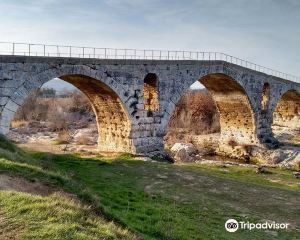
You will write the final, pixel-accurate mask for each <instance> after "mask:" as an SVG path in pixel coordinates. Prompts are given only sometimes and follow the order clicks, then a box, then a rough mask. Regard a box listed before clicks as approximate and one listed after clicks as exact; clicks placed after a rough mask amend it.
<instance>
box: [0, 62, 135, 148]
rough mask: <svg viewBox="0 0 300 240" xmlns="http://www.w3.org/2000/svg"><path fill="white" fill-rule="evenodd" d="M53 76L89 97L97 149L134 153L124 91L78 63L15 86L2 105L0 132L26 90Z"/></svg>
mask: <svg viewBox="0 0 300 240" xmlns="http://www.w3.org/2000/svg"><path fill="white" fill-rule="evenodd" d="M57 77H59V78H60V79H62V80H64V81H66V82H69V83H71V84H73V85H74V86H75V87H77V88H78V89H79V90H81V91H82V92H83V93H84V94H85V95H86V96H87V97H88V98H89V100H90V102H91V105H92V107H93V110H94V112H95V115H96V120H97V125H98V132H99V138H98V146H99V150H100V151H105V152H130V153H135V147H134V146H133V144H132V139H131V127H132V126H131V120H132V119H131V117H130V114H128V111H130V108H129V107H128V106H127V104H126V103H124V100H125V99H124V96H123V94H121V93H122V92H125V91H123V89H121V87H119V86H118V84H117V83H116V82H115V81H114V79H113V78H110V77H108V76H106V75H105V74H104V73H103V72H97V71H95V70H92V69H91V68H89V67H86V66H78V67H77V69H75V68H74V66H63V67H61V68H53V69H49V70H46V71H44V72H41V73H38V74H35V73H32V76H31V77H30V78H29V79H27V80H26V81H25V82H24V83H23V84H22V85H21V86H19V87H18V88H17V89H16V91H15V92H14V94H13V95H12V96H11V98H10V100H9V101H8V103H7V104H6V106H5V108H4V111H3V112H2V114H1V118H2V119H1V120H2V121H5V125H4V127H2V129H1V131H2V132H3V133H5V132H7V131H8V128H9V122H10V121H11V119H12V117H13V115H14V113H15V112H16V111H17V108H18V107H19V106H21V105H22V103H23V102H24V101H25V99H26V97H27V96H28V95H29V94H30V93H32V92H33V91H34V90H36V89H39V88H40V87H41V86H42V85H43V84H44V83H46V82H47V81H50V80H51V79H53V78H57ZM99 79H101V80H99ZM3 119H4V120H3ZM1 126H3V125H1Z"/></svg>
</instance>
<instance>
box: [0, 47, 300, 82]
mask: <svg viewBox="0 0 300 240" xmlns="http://www.w3.org/2000/svg"><path fill="white" fill-rule="evenodd" d="M0 55H11V56H35V57H37V56H41V57H64V58H93V59H123V60H132V59H136V60H167V61H174V60H197V61H217V60H219V61H225V62H228V63H231V64H235V65H239V66H242V67H245V68H248V69H252V70H254V71H258V72H262V73H265V74H268V75H271V76H274V77H278V78H282V79H286V80H289V81H293V82H298V83H300V77H299V76H294V75H292V74H287V73H283V72H281V71H277V70H274V69H271V68H268V67H264V66H262V65H259V64H255V63H253V62H250V61H247V60H244V59H241V58H238V57H234V56H232V55H229V54H226V53H222V52H203V51H174V50H171V51H170V50H154V49H151V50H149V49H148V50H146V49H128V48H123V49H122V48H99V47H82V46H68V45H49V44H36V43H14V42H0Z"/></svg>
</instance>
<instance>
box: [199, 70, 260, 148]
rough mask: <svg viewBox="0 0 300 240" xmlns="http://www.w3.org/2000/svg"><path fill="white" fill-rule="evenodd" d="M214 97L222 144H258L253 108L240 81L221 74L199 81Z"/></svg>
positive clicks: (210, 75) (208, 76)
mask: <svg viewBox="0 0 300 240" xmlns="http://www.w3.org/2000/svg"><path fill="white" fill-rule="evenodd" d="M198 81H199V82H200V83H202V84H203V85H204V86H205V87H206V89H207V90H208V91H209V92H210V94H211V95H212V98H213V99H214V101H215V103H216V106H217V108H218V111H219V115H220V143H225V145H228V144H229V145H231V144H233V145H235V144H236V145H251V144H257V143H258V139H257V137H256V128H255V119H254V114H253V108H252V106H251V103H250V100H249V98H248V95H247V93H246V91H245V90H244V88H243V87H242V86H241V85H240V83H238V81H236V80H234V79H233V78H231V77H229V76H228V75H225V74H221V73H213V74H208V75H205V76H203V77H201V78H200V79H199V80H198Z"/></svg>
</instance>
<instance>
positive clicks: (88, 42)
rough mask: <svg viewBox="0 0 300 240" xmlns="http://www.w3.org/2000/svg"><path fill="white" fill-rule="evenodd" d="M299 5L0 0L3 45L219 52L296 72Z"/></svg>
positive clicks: (219, 0)
mask: <svg viewBox="0 0 300 240" xmlns="http://www.w3.org/2000/svg"><path fill="white" fill-rule="evenodd" d="M299 25H300V1H299V0H284V1H282V0H251V1H248V0H203V1H201V0H198V1H197V0H184V1H183V0H181V1H180V0H173V1H171V0H148V1H146V0H98V1H96V0H84V1H78V0H30V1H29V0H13V1H11V0H10V1H8V0H0V29H1V32H0V36H1V38H0V40H1V41H14V42H31V43H47V44H68V45H69V44H73V45H80V46H95V47H116V48H117V47H120V48H124V47H126V48H139V49H143V48H146V49H169V50H194V51H220V52H225V53H228V54H231V55H234V56H237V57H240V58H243V59H247V60H250V61H253V62H255V63H258V64H261V65H263V66H266V67H271V68H274V69H277V70H281V71H284V72H287V73H291V74H295V75H300V26H299Z"/></svg>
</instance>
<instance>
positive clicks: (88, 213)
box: [0, 137, 300, 240]
mask: <svg viewBox="0 0 300 240" xmlns="http://www.w3.org/2000/svg"><path fill="white" fill-rule="evenodd" d="M0 173H2V174H9V175H14V176H21V177H23V178H26V179H27V180H29V181H31V182H41V183H44V184H45V185H46V186H51V187H57V188H60V189H63V190H64V191H65V192H68V193H72V194H75V195H77V196H78V198H79V199H80V201H81V203H82V204H79V203H77V202H76V201H75V202H74V201H72V200H70V199H68V198H66V197H64V196H60V195H57V194H52V195H49V196H36V195H33V194H28V193H22V192H17V191H0V226H1V218H2V228H3V229H8V230H7V231H6V234H7V236H9V232H10V231H11V232H14V233H15V235H17V236H18V237H19V239H134V238H136V239H139V238H140V239H174V240H175V239H178V240H179V239H180V240H182V239H299V235H300V227H299V226H300V204H299V202H300V180H299V179H296V178H294V177H293V176H292V174H291V172H290V171H287V170H280V169H271V170H270V173H268V174H261V175H258V174H256V173H255V169H254V168H247V167H237V166H232V167H217V166H216V167H213V166H207V165H197V164H184V165H174V164H169V163H162V162H149V161H141V160H133V159H132V158H131V157H130V156H127V155H122V156H120V157H117V158H103V157H97V158H82V157H80V156H79V155H53V154H47V153H38V152H30V151H28V150H20V149H18V148H17V147H15V146H14V145H13V144H11V143H10V142H8V141H7V140H5V139H4V138H3V137H1V138H0ZM87 206H89V207H87ZM229 218H235V219H236V220H240V221H250V222H254V223H258V222H264V221H266V220H269V221H276V222H284V223H286V222H287V223H290V225H291V226H290V228H289V229H287V230H279V231H278V230H251V231H249V230H238V231H237V232H235V233H228V232H226V231H225V229H224V223H225V222H226V220H227V219H229ZM0 231H1V230H0ZM0 234H1V232H0ZM0 236H1V235H0ZM4 236H5V235H4ZM8 239H9V238H8Z"/></svg>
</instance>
